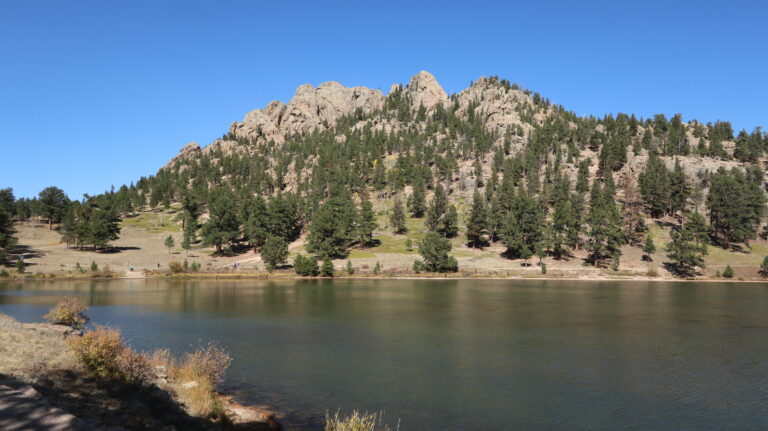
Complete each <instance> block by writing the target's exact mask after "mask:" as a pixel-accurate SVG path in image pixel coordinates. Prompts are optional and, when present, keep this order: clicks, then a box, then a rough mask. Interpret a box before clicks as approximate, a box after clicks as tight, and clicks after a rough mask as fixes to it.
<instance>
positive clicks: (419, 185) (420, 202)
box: [408, 179, 427, 218]
mask: <svg viewBox="0 0 768 431" xmlns="http://www.w3.org/2000/svg"><path fill="white" fill-rule="evenodd" d="M425 201H426V190H425V188H424V181H423V180H421V179H418V180H416V181H414V183H413V193H411V195H410V196H408V210H409V211H410V212H411V216H413V217H414V218H421V217H424V212H425V211H426V210H427V207H426V205H425V204H424V202H425Z"/></svg>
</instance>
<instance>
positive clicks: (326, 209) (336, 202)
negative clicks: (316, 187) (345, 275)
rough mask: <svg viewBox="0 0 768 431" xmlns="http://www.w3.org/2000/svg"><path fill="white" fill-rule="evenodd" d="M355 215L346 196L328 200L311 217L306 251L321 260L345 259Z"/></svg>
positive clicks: (352, 234)
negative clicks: (327, 258)
mask: <svg viewBox="0 0 768 431" xmlns="http://www.w3.org/2000/svg"><path fill="white" fill-rule="evenodd" d="M355 213H356V211H355V207H354V204H353V203H352V200H351V199H350V198H349V196H348V195H346V194H340V195H338V196H333V197H330V198H328V200H327V201H326V202H325V203H324V204H323V205H322V206H321V207H320V208H319V209H318V210H317V212H316V213H315V215H314V216H313V217H312V223H311V224H310V225H309V234H308V235H307V249H308V250H309V251H310V252H313V253H316V254H317V255H319V256H321V257H323V258H326V257H329V258H333V259H342V258H345V257H347V255H348V254H349V251H348V248H349V247H350V246H351V245H352V241H353V236H354V222H355V219H356V214H355Z"/></svg>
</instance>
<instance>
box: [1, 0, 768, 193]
mask: <svg viewBox="0 0 768 431" xmlns="http://www.w3.org/2000/svg"><path fill="white" fill-rule="evenodd" d="M271 3H274V4H267V3H261V2H256V1H183V2H181V1H179V2H173V1H146V2H145V1H130V2H113V1H106V2H105V1H93V2H88V1H67V2H64V1H50V2H45V1H35V0H29V1H20V0H19V1H13V2H11V1H9V2H4V3H3V7H2V9H0V58H2V64H1V66H0V160H2V163H0V188H3V187H13V188H14V190H15V192H16V195H17V196H33V195H35V194H37V192H39V191H40V190H41V189H42V188H44V187H46V186H48V185H56V186H59V187H61V188H63V189H64V190H65V191H66V192H67V193H68V194H69V195H70V197H72V198H79V197H81V195H82V194H83V193H90V194H95V193H99V192H102V191H104V190H106V189H108V188H109V186H110V185H112V184H114V185H115V186H119V185H120V184H123V183H129V182H130V181H133V180H136V179H138V178H139V177H140V176H142V175H150V174H153V173H154V172H156V171H157V169H158V168H160V167H161V166H163V165H164V164H165V163H166V162H167V161H168V159H170V158H171V157H172V156H173V155H175V154H176V153H177V152H178V150H179V149H180V148H181V147H182V146H183V145H184V144H185V143H187V142H190V141H195V142H199V143H200V144H201V145H205V144H208V143H210V142H211V141H212V140H213V139H215V138H217V137H220V136H221V135H222V134H223V133H225V132H226V131H227V130H228V128H229V124H230V123H231V122H232V121H236V120H240V119H242V117H243V115H244V114H245V113H246V112H247V111H249V110H251V109H255V108H258V107H262V106H264V105H265V104H266V103H268V102H269V101H270V100H273V99H280V100H283V101H287V100H288V99H289V98H290V97H291V96H292V95H293V94H294V91H295V89H296V87H297V86H299V85H300V84H303V83H307V82H308V83H311V84H313V85H318V84H320V83H322V82H324V81H329V80H335V81H339V82H341V83H342V84H344V85H348V86H351V85H365V86H368V87H372V88H381V89H382V90H384V91H386V90H387V89H389V86H390V85H391V84H392V83H395V82H407V80H408V79H409V77H410V76H411V75H413V74H415V73H416V72H418V71H419V70H422V69H423V70H427V71H429V72H431V73H433V74H434V75H435V76H436V77H437V79H438V81H440V83H441V84H442V85H443V87H444V88H445V89H446V91H448V92H449V93H451V92H457V91H460V90H461V89H463V88H465V87H466V86H467V85H468V84H469V82H470V81H472V80H475V79H476V78H477V77H479V76H482V75H499V76H500V77H502V78H508V79H509V80H511V81H513V82H518V83H522V84H523V85H524V86H525V87H526V88H529V89H532V90H534V91H538V92H540V93H542V95H544V96H546V97H549V98H550V99H551V100H552V101H553V102H555V103H559V104H562V105H564V106H565V107H566V108H567V109H570V110H574V111H576V112H577V113H578V114H595V115H602V114H604V113H610V112H612V113H616V112H630V113H631V112H634V113H637V114H639V115H642V116H646V117H647V116H650V115H652V114H654V113H659V112H663V113H666V114H669V115H671V114H674V113H677V112H681V113H683V115H684V116H685V118H686V119H691V118H697V119H699V120H702V121H705V122H706V121H713V120H716V119H723V120H728V121H731V122H732V123H733V124H734V127H735V128H736V129H741V128H746V129H748V130H752V128H754V127H755V126H764V127H765V126H766V125H767V124H766V123H767V121H766V120H767V119H768V104H767V103H766V102H767V101H768V79H766V77H767V76H768V67H767V66H768V56H767V55H766V54H767V48H768V36H767V35H766V34H767V33H766V32H765V28H766V25H767V24H768V21H767V17H768V6H766V5H765V2H758V1H755V2H741V1H729V2H721V3H707V2H667V1H645V2H622V1H610V2H574V1H562V2H546V1H536V2H534V1H531V2H526V3H517V4H515V3H513V2H499V3H494V2H471V3H470V2H466V3H452V2H446V1H441V2H416V1H409V2H400V1H389V2H381V3H380V4H378V5H374V4H368V2H360V1H355V2H333V1H330V2H306V3H304V2H299V1H293V2H280V4H279V5H278V4H277V3H278V2H271ZM669 3H674V4H669Z"/></svg>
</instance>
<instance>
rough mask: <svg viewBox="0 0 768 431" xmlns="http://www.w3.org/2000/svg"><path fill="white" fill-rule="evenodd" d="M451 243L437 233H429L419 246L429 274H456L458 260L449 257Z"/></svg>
mask: <svg viewBox="0 0 768 431" xmlns="http://www.w3.org/2000/svg"><path fill="white" fill-rule="evenodd" d="M451 247H452V246H451V241H450V240H448V239H446V238H443V237H442V236H441V235H440V234H439V233H437V232H428V233H427V234H426V235H425V236H424V239H423V240H422V241H421V243H420V244H419V254H421V256H422V258H424V268H425V269H426V270H427V271H429V272H456V271H458V269H459V265H458V263H457V262H456V258H454V257H453V256H450V255H448V252H449V251H451Z"/></svg>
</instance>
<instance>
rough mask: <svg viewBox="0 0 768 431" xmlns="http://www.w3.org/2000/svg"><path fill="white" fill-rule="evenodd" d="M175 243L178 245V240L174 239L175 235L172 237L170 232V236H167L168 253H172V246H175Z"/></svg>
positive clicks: (166, 246)
mask: <svg viewBox="0 0 768 431" xmlns="http://www.w3.org/2000/svg"><path fill="white" fill-rule="evenodd" d="M175 245H176V241H174V240H173V237H172V236H171V235H170V234H169V235H168V236H167V237H166V238H165V248H167V249H168V254H169V255H170V254H171V249H172V248H173V246H175Z"/></svg>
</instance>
